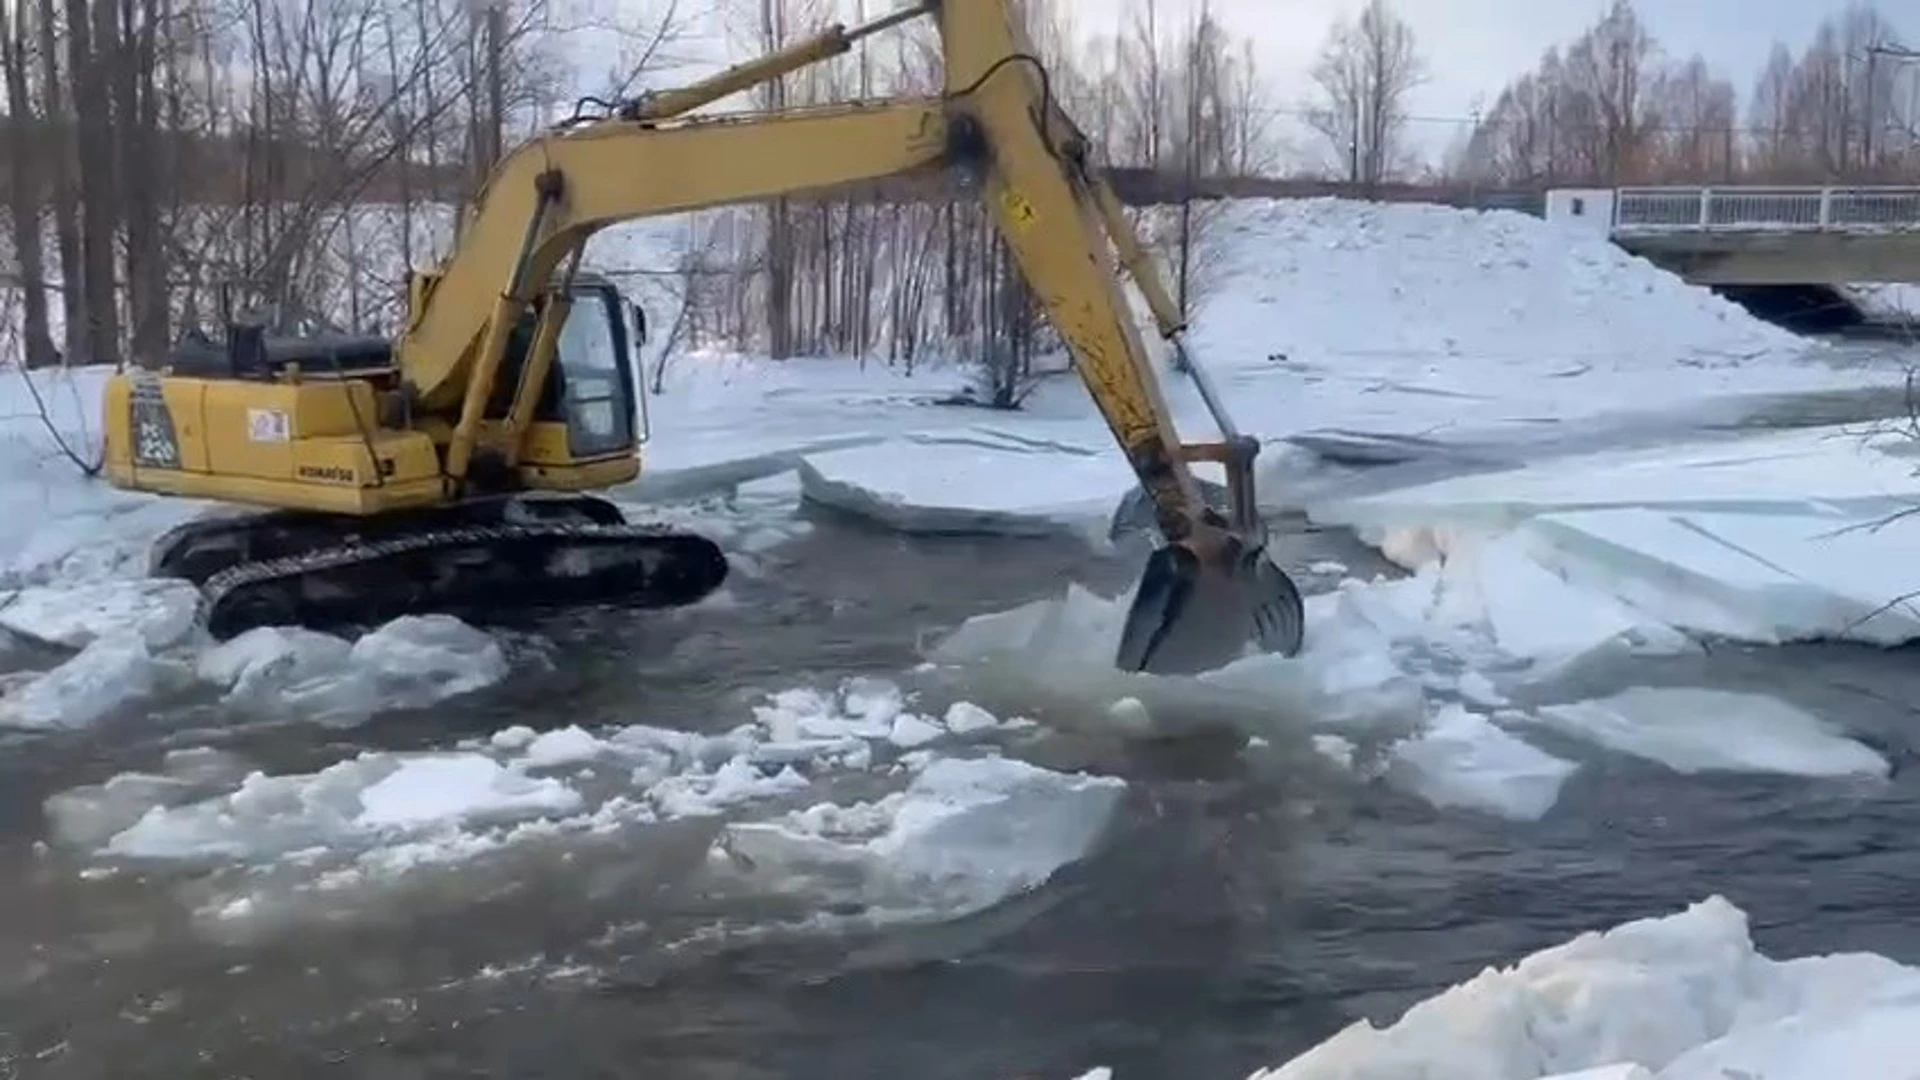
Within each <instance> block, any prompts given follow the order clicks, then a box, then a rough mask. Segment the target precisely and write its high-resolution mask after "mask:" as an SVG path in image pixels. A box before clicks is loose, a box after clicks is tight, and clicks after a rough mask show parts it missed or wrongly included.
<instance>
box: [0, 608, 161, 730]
mask: <svg viewBox="0 0 1920 1080" xmlns="http://www.w3.org/2000/svg"><path fill="white" fill-rule="evenodd" d="M187 678H188V676H187V675H186V673H185V671H184V670H183V669H181V668H180V667H179V666H177V665H175V664H174V663H172V662H170V661H166V660H161V659H156V658H155V657H154V656H153V655H152V654H151V653H149V652H148V650H147V644H146V641H145V640H144V639H143V638H141V637H140V636H139V635H138V634H137V633H132V632H128V633H122V634H108V635H106V636H103V637H96V638H94V639H93V641H92V642H91V643H90V644H88V645H87V647H86V648H84V649H82V650H80V652H78V653H76V654H75V655H74V656H72V657H71V658H69V659H67V660H66V661H64V662H62V663H61V664H60V665H59V666H57V667H55V668H54V669H53V670H51V671H49V672H46V673H44V674H41V675H37V676H28V677H27V678H26V679H24V680H18V681H16V682H15V685H13V686H12V687H10V688H9V689H8V690H7V691H6V693H5V694H4V696H0V727H16V728H38V729H54V728H84V727H89V726H91V725H93V724H96V723H99V722H100V721H102V720H104V719H106V718H108V717H110V716H113V715H115V714H118V713H120V712H121V711H122V710H125V709H128V708H130V707H133V706H136V705H138V704H139V703H140V702H141V701H142V700H143V699H145V698H147V697H150V696H151V695H153V694H155V693H157V692H159V691H161V690H163V689H166V688H168V687H169V686H177V685H180V684H181V683H182V682H185V681H187Z"/></svg>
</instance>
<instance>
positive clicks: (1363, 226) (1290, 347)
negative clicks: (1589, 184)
mask: <svg viewBox="0 0 1920 1080" xmlns="http://www.w3.org/2000/svg"><path fill="white" fill-rule="evenodd" d="M1218 228H1219V229H1220V232H1221V235H1220V238H1219V239H1218V240H1217V241H1216V243H1218V244H1219V245H1220V247H1221V249H1222V252H1223V257H1224V259H1225V261H1226V265H1225V266H1223V267H1222V268H1221V269H1220V270H1219V271H1218V277H1219V280H1220V281H1221V283H1222V284H1221V286H1220V288H1219V291H1218V294H1217V296H1216V297H1215V298H1214V299H1212V300H1211V301H1210V302H1209V304H1208V306H1207V307H1206V308H1205V310H1204V311H1203V312H1202V317H1201V318H1200V319H1198V320H1196V322H1195V326H1194V331H1193V337H1194V342H1195V346H1196V350H1197V351H1199V352H1200V353H1201V354H1202V355H1210V354H1218V355H1222V356H1234V355H1244V354H1246V353H1248V352H1249V351H1252V352H1257V353H1258V354H1260V355H1262V356H1267V355H1276V354H1277V355H1281V356H1284V357H1286V358H1287V360H1288V361H1290V362H1294V363H1304V364H1308V365H1318V364H1320V363H1322V362H1324V361H1330V360H1333V359H1335V358H1338V357H1342V356H1354V355H1364V356H1368V357H1375V356H1398V357H1407V358H1420V359H1423V360H1424V359H1434V360H1437V359H1441V358H1447V357H1460V358H1469V359H1471V360H1473V361H1475V364H1474V365H1473V366H1475V367H1480V366H1481V365H1483V364H1484V365H1487V366H1488V367H1511V368H1512V369H1514V370H1515V371H1516V372H1523V373H1525V376H1526V377H1527V378H1528V380H1529V381H1533V380H1537V379H1538V378H1539V377H1540V374H1541V370H1540V369H1541V368H1542V366H1543V365H1544V366H1547V367H1549V368H1551V367H1554V366H1564V367H1568V369H1569V370H1577V369H1576V368H1574V367H1573V365H1578V364H1582V363H1584V364H1588V365H1593V366H1594V367H1597V368H1611V369H1617V368H1623V367H1632V366H1645V365H1649V364H1650V363H1667V362H1670V361H1671V360H1672V359H1674V358H1676V357H1678V356H1685V355H1692V356H1696V357H1703V356H1711V357H1718V358H1720V359H1721V360H1723V361H1731V360H1734V359H1737V358H1747V357H1751V356H1753V355H1754V354H1757V353H1765V352H1768V351H1770V350H1771V351H1778V352H1782V353H1790V354H1799V353H1803V352H1805V351H1806V348H1807V347H1806V345H1805V343H1804V342H1803V341H1801V340H1800V339H1799V338H1797V337H1795V336H1794V335H1792V334H1789V333H1788V332H1786V331H1784V330H1780V329H1777V328H1775V327H1773V326H1771V325H1769V324H1767V323H1764V322H1762V321H1761V320H1759V319H1756V318H1754V317H1753V316H1752V315H1749V314H1748V313H1747V312H1746V311H1745V310H1744V309H1742V308H1740V307H1739V306H1738V305H1735V304H1733V303H1731V302H1730V301H1727V300H1724V299H1721V298H1720V297H1718V296H1716V295H1715V294H1714V293H1713V292H1711V291H1710V290H1707V289H1703V288H1698V287H1696V286H1693V285H1690V284H1688V283H1686V282H1685V281H1684V280H1682V279H1681V278H1680V277H1678V276H1676V275H1673V274H1670V273H1667V272H1665V271H1662V270H1660V269H1658V268H1657V267H1655V266H1653V265H1652V264H1650V263H1648V262H1647V261H1645V260H1644V259H1639V258H1636V257H1634V256H1632V255H1630V254H1628V253H1627V252H1625V251H1623V250H1621V249H1620V248H1619V247H1618V246H1617V245H1615V244H1613V243H1612V242H1610V241H1609V240H1608V239H1607V238H1606V237H1605V236H1597V235H1594V234H1592V233H1589V232H1586V231H1584V230H1575V229H1565V228H1561V227H1558V226H1556V225H1554V224H1552V223H1550V222H1546V221H1543V220H1541V219H1539V218H1536V217H1533V216H1531V215H1528V214H1522V213H1518V212H1512V211H1504V210H1496V211H1485V212H1481V211H1472V210H1459V209H1454V208H1450V207H1443V206H1430V205H1421V204H1372V203H1364V202H1357V201H1347V200H1338V199H1297V200H1272V201H1267V200H1247V201H1237V202H1234V203H1229V204H1227V205H1226V207H1225V208H1224V210H1223V213H1222V214H1221V217H1220V220H1219V225H1218ZM1355 312H1364V313H1366V314H1365V317H1364V318H1355V317H1354V313H1355ZM1255 327H1258V329H1259V332H1258V333H1256V334H1252V335H1247V334H1246V333H1245V331H1248V330H1251V329H1254V328H1255ZM1599 327H1604V328H1605V331H1604V332H1603V333H1596V332H1595V331H1596V328H1599ZM1654 357H1658V358H1660V359H1659V360H1658V361H1653V360H1652V358H1654ZM1461 366H1462V365H1459V364H1453V365H1446V367H1448V368H1451V369H1453V370H1451V371H1448V370H1442V369H1440V368H1431V369H1427V370H1426V371H1425V372H1424V373H1423V374H1424V376H1425V377H1426V379H1427V380H1428V381H1429V382H1430V383H1431V384H1432V385H1433V386H1435V387H1442V386H1446V385H1448V384H1449V383H1450V382H1451V381H1452V380H1453V379H1455V378H1458V377H1459V369H1460V368H1461ZM1482 372H1483V373H1485V374H1492V373H1493V372H1491V371H1488V370H1487V369H1486V368H1484V367H1483V368H1482ZM1569 381H1573V382H1579V381H1581V380H1580V379H1579V378H1578V377H1577V376H1569Z"/></svg>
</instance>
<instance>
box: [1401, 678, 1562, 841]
mask: <svg viewBox="0 0 1920 1080" xmlns="http://www.w3.org/2000/svg"><path fill="white" fill-rule="evenodd" d="M1575 768H1576V766H1575V765H1574V763H1573V762H1570V761H1563V760H1561V759H1559V758H1557V757H1554V756H1553V755H1551V754H1548V753H1546V752H1545V751H1542V750H1539V749H1537V748H1535V747H1533V746H1531V745H1529V744H1528V743H1527V742H1525V741H1524V740H1522V739H1520V738H1518V737H1516V736H1514V735H1512V734H1509V733H1508V732H1506V731H1503V730H1502V729H1500V728H1498V727H1496V726H1494V724H1493V723H1492V721H1490V720H1488V719H1487V718H1486V717H1485V716H1482V715H1480V714H1478V713H1473V712H1469V711H1468V710H1467V709H1466V708H1464V707H1462V706H1460V705H1447V706H1444V707H1442V708H1440V709H1439V710H1437V711H1436V712H1435V714H1434V715H1433V717H1432V718H1431V719H1430V721H1429V722H1428V727H1427V730H1425V731H1423V732H1422V733H1421V734H1419V735H1418V736H1416V737H1414V738H1411V739H1407V740H1405V741H1403V742H1401V743H1399V744H1397V745H1396V746H1395V747H1394V748H1393V755H1392V759H1391V764H1390V765H1389V766H1388V770H1387V779H1388V781H1389V782H1390V783H1393V784H1394V785H1395V786H1397V787H1401V788H1403V789H1405V790H1407V791H1410V792H1412V793H1413V794H1415V795H1418V796H1420V797H1421V798H1423V799H1425V800H1427V801H1428V802H1430V803H1432V804H1433V805H1435V806H1438V807H1442V808H1456V807H1464V808H1469V809H1474V810H1482V811H1486V812H1488V813H1492V814H1498V815H1500V816H1502V817H1507V818H1512V819H1515V820H1520V821H1532V820H1536V819H1538V818H1540V817H1542V816H1543V815H1545V814H1546V812H1547V811H1548V810H1551V809H1552V808H1553V804H1554V802H1555V801H1556V800H1558V799H1559V797H1560V785H1561V784H1562V783H1564V782H1565V781H1566V779H1567V777H1569V776H1571V775H1573V772H1574V770H1575Z"/></svg>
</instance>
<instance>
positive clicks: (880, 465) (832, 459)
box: [800, 429, 1136, 537]
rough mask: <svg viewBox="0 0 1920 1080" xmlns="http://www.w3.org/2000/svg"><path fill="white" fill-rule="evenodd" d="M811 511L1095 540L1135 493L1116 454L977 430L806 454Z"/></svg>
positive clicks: (937, 527)
mask: <svg viewBox="0 0 1920 1080" xmlns="http://www.w3.org/2000/svg"><path fill="white" fill-rule="evenodd" d="M800 477H801V483H802V489H803V490H804V492H805V493H806V497H807V498H808V499H810V500H812V501H813V502H816V503H819V504H821V505H824V506H830V507H833V508H835V509H837V510H841V511H844V512H847V513H851V514H857V515H860V516H862V517H865V518H868V519H870V520H872V521H874V522H876V523H878V524H881V525H885V526H887V527H889V528H892V529H896V530H898V531H900V532H906V533H994V534H1001V535H1009V536H1051V535H1057V534H1060V533H1062V532H1073V533H1077V534H1080V535H1085V536H1088V537H1097V536H1098V535H1099V534H1100V533H1101V532H1103V531H1104V529H1105V528H1106V525H1107V522H1108V519H1109V518H1110V517H1111V515H1112V514H1113V510H1114V507H1115V506H1116V505H1118V504H1119V502H1120V500H1121V498H1122V497H1123V496H1125V495H1126V493H1127V492H1128V491H1129V490H1131V489H1132V488H1133V487H1135V486H1136V481H1135V480H1134V477H1133V473H1132V470H1131V469H1129V468H1128V466H1127V463H1126V459H1125V458H1124V457H1123V456H1122V455H1121V454H1120V451H1119V450H1118V448H1116V447H1113V446H1111V445H1099V444H1095V445H1092V446H1086V445H1079V444H1075V443H1060V442H1050V441H1041V440H1037V439H1022V438H1014V437H1010V436H1007V435H1004V434H1000V433H996V432H994V431H991V430H985V429H972V430H965V431H954V432H951V433H944V434H940V435H930V436H925V437H920V438H893V439H888V440H886V441H884V442H880V443H877V444H874V445H871V446H862V447H857V448H853V449H845V450H834V451H830V452H827V453H821V454H809V455H806V457H805V458H804V459H803V460H802V462H801V466H800Z"/></svg>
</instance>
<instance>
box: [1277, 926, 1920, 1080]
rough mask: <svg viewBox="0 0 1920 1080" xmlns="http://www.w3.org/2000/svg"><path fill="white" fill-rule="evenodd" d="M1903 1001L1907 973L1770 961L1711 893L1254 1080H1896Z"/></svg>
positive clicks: (1467, 986)
mask: <svg viewBox="0 0 1920 1080" xmlns="http://www.w3.org/2000/svg"><path fill="white" fill-rule="evenodd" d="M1916 1003H1920V970H1916V969H1914V968H1908V967H1903V966H1901V965H1899V964H1896V963H1894V962H1893V961H1891V960H1888V959H1886V958H1884V957H1879V956H1874V955H1871V954H1858V953H1855V954H1837V955H1831V956H1822V957H1808V958H1802V959H1797V960H1787V961H1779V960H1774V959H1770V958H1768V957H1766V956H1763V955H1761V954H1760V953H1759V952H1757V951H1756V950H1755V949H1754V946H1753V942H1752V939H1751V937H1750V936H1749V934H1748V928H1747V918H1746V915H1745V913H1744V912H1742V911H1740V910H1739V909H1738V908H1736V907H1734V906H1733V905H1732V904H1730V903H1728V902H1727V901H1726V900H1724V899H1722V898H1721V897H1718V896H1714V897H1710V898H1708V899H1707V900H1705V901H1702V902H1701V903H1698V904H1695V905H1693V906H1691V907H1689V908H1687V909H1686V910H1685V911H1682V912H1680V913H1677V914H1673V915H1666V916H1658V917H1652V918H1646V919H1641V920H1636V921H1634V922H1630V923H1626V924H1624V925H1621V926H1618V927H1615V928H1613V929H1611V930H1608V931H1605V932H1602V933H1587V934H1583V935H1581V936H1580V937H1578V938H1575V939H1574V940H1572V941H1569V942H1567V943H1565V944H1562V945H1558V946H1554V947H1552V948H1549V949H1544V950H1542V951H1540V952H1538V953H1535V954H1533V955H1531V956H1528V957H1526V958H1524V959H1522V960H1521V961H1519V962H1518V963H1517V964H1514V965H1512V966H1509V967H1501V968H1489V969H1488V970H1486V971H1485V972H1483V973H1482V974H1480V975H1479V976H1477V977H1475V978H1473V979H1471V980H1469V981H1467V982H1465V983H1462V984H1460V985H1458V986H1455V987H1453V988H1452V989H1450V990H1447V991H1445V992H1443V993H1441V994H1439V995H1437V996H1435V997H1433V998H1429V999H1427V1000H1426V1001H1423V1002H1420V1003H1419V1004H1417V1005H1415V1006H1414V1007H1413V1008H1411V1009H1409V1010H1407V1012H1406V1014H1405V1015H1404V1016H1402V1017H1401V1018H1400V1019H1399V1020H1398V1021H1396V1022H1395V1023H1393V1024H1392V1025H1391V1026H1389V1027H1386V1028H1376V1027H1374V1026H1373V1025H1372V1024H1371V1023H1369V1022H1367V1021H1365V1020H1362V1021H1357V1022H1355V1023H1354V1024H1353V1025H1352V1026H1350V1027H1348V1028H1347V1029H1345V1030H1343V1031H1341V1032H1340V1033H1339V1034H1338V1035H1335V1036H1334V1037H1333V1038H1331V1039H1329V1040H1327V1041H1326V1042H1324V1043H1322V1044H1320V1045H1319V1046H1317V1047H1315V1048H1314V1049H1312V1050H1310V1051H1308V1052H1307V1053H1305V1054H1302V1055H1300V1056H1299V1057H1297V1058H1294V1059H1293V1060H1292V1061H1289V1062H1287V1063H1286V1064H1284V1065H1280V1066H1278V1067H1276V1068H1273V1069H1268V1070H1261V1071H1259V1072H1256V1073H1255V1074H1254V1077H1253V1080H1389V1078H1399V1077H1407V1076H1420V1077H1424V1078H1426V1080H1538V1078H1541V1077H1556V1078H1557V1080H1568V1075H1567V1074H1571V1075H1572V1076H1579V1077H1582V1080H1592V1078H1594V1077H1607V1078H1609V1080H1625V1078H1627V1077H1635V1076H1640V1075H1643V1074H1641V1073H1639V1072H1636V1067H1637V1068H1638V1069H1644V1070H1646V1071H1648V1072H1651V1073H1652V1074H1653V1075H1654V1076H1655V1077H1658V1078H1659V1080H1727V1078H1728V1077H1732V1076H1740V1077H1743V1078H1745V1077H1766V1078H1768V1080H1813V1078H1822V1077H1838V1076H1859V1077H1867V1076H1894V1075H1903V1073H1901V1071H1900V1070H1901V1069H1902V1068H1904V1066H1899V1065H1897V1064H1896V1063H1899V1062H1904V1061H1907V1060H1909V1059H1910V1058H1911V1056H1912V1054H1913V1052H1914V1051H1915V1050H1916V1049H1920V1029H1917V1028H1915V1027H1914V1026H1912V1023H1911V1019H1912V1014H1913V1011H1914V1008H1915V1006H1916ZM1902 1021H1905V1023H1904V1025H1903V1023H1902ZM1727 1066H1740V1067H1745V1068H1749V1069H1751V1070H1752V1071H1751V1072H1738V1071H1725V1072H1723V1071H1721V1070H1722V1068H1724V1067H1727ZM1587 1070H1598V1071H1597V1072H1588V1071H1587ZM1609 1070H1610V1071H1609Z"/></svg>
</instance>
